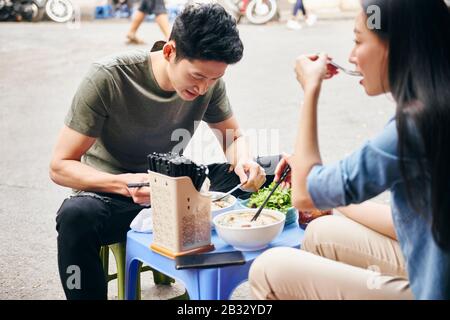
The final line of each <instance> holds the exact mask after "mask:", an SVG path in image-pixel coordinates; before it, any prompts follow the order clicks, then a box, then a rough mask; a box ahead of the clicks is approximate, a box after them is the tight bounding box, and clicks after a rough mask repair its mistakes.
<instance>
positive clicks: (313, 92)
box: [303, 83, 322, 97]
mask: <svg viewBox="0 0 450 320" xmlns="http://www.w3.org/2000/svg"><path fill="white" fill-rule="evenodd" d="M321 88H322V83H312V84H308V85H305V87H304V88H303V91H304V92H305V97H306V96H314V97H316V96H318V95H319V94H320V89H321Z"/></svg>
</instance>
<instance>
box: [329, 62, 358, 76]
mask: <svg viewBox="0 0 450 320" xmlns="http://www.w3.org/2000/svg"><path fill="white" fill-rule="evenodd" d="M328 64H330V65H332V66H333V67H335V68H337V69H339V70H342V71H343V72H344V73H346V74H348V75H350V76H354V77H362V73H361V72H358V71H352V70H348V69H346V68H344V67H341V66H340V65H338V64H337V63H336V62H334V61H330V62H329V63H328Z"/></svg>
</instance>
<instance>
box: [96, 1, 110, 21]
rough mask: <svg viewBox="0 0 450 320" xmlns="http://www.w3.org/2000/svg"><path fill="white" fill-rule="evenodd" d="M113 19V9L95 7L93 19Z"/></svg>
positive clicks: (106, 6) (107, 6)
mask: <svg viewBox="0 0 450 320" xmlns="http://www.w3.org/2000/svg"><path fill="white" fill-rule="evenodd" d="M112 17H113V8H112V6H111V5H109V4H108V5H105V6H97V7H95V19H109V18H112Z"/></svg>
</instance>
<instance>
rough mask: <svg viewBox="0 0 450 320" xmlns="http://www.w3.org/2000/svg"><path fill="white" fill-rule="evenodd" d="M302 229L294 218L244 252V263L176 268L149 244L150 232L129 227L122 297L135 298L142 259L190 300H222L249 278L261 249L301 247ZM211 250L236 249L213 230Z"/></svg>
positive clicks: (227, 297) (224, 250)
mask: <svg viewBox="0 0 450 320" xmlns="http://www.w3.org/2000/svg"><path fill="white" fill-rule="evenodd" d="M303 235H304V231H303V230H302V229H300V228H299V226H298V224H297V222H295V223H292V224H290V225H288V226H286V227H285V228H284V230H283V232H282V233H281V234H280V235H279V236H278V237H277V238H276V239H275V240H273V241H272V242H271V243H270V244H269V247H268V248H266V249H263V250H260V251H249V252H243V254H244V257H245V261H246V263H245V264H243V265H237V266H228V267H221V268H211V269H183V270H176V269H175V261H174V260H172V259H169V258H166V257H165V256H162V255H160V254H158V253H156V252H153V251H152V250H151V249H150V248H149V247H150V244H151V243H152V241H153V234H148V233H138V232H134V231H129V232H128V234H127V250H126V256H127V257H126V275H125V297H126V299H131V300H134V299H136V285H137V272H138V265H139V262H142V263H144V264H146V265H148V266H150V267H152V268H154V269H156V270H158V271H160V272H162V273H164V274H166V275H168V276H170V277H172V278H175V279H176V280H178V281H181V282H182V283H183V284H184V287H185V288H186V290H187V292H188V294H189V297H190V299H193V300H225V299H229V297H230V296H231V294H232V292H233V290H234V289H235V288H236V287H237V286H238V285H239V284H241V283H242V282H244V281H246V280H247V279H248V271H249V269H250V265H251V264H252V262H253V260H255V258H256V257H257V256H258V255H260V254H261V253H262V252H264V250H267V249H269V248H273V247H280V246H282V247H293V248H300V244H301V241H302V239H303ZM211 240H212V243H213V244H214V246H215V250H214V251H213V252H227V251H235V249H234V248H233V247H231V246H230V245H228V244H226V243H225V242H223V241H222V240H221V239H220V238H219V237H218V236H217V234H216V232H215V231H213V232H212V237H211Z"/></svg>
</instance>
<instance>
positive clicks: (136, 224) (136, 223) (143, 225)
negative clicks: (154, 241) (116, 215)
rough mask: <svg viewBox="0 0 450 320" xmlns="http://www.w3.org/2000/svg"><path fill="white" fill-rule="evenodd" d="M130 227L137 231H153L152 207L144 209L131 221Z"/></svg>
mask: <svg viewBox="0 0 450 320" xmlns="http://www.w3.org/2000/svg"><path fill="white" fill-rule="evenodd" d="M130 228H131V229H132V230H133V231H136V232H142V233H152V232H153V221H152V209H151V208H148V209H143V210H141V212H139V214H138V215H137V216H136V217H135V218H134V219H133V221H131V224H130Z"/></svg>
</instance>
